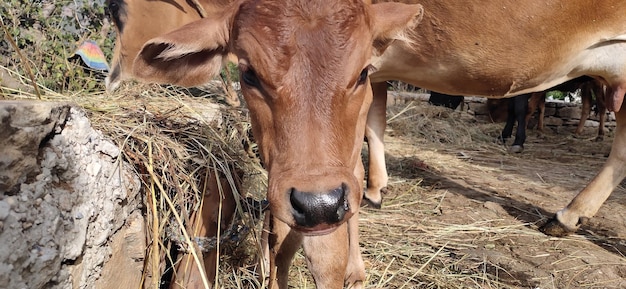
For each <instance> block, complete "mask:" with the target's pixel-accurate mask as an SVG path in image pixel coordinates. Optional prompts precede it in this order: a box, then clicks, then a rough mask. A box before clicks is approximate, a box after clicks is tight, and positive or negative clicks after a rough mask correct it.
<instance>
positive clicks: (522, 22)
mask: <svg viewBox="0 0 626 289" xmlns="http://www.w3.org/2000/svg"><path fill="white" fill-rule="evenodd" d="M374 2H380V1H374ZM403 2H409V3H417V2H419V3H420V4H422V5H423V6H424V11H425V13H424V20H423V21H422V24H421V25H418V26H416V28H415V29H414V30H413V31H411V32H410V33H408V34H407V39H406V40H405V41H395V42H392V43H391V44H390V45H388V46H387V47H386V50H385V52H384V53H383V54H382V55H379V56H377V57H376V58H375V60H374V62H373V65H374V66H375V67H376V68H377V70H376V72H374V73H372V74H371V75H370V79H371V81H372V83H373V84H372V85H373V86H374V89H373V91H374V92H375V95H374V100H373V103H372V106H371V109H370V112H369V119H368V124H367V131H366V135H367V139H368V143H369V146H370V154H371V156H370V158H369V159H370V164H369V168H370V169H369V173H370V175H369V179H368V185H367V191H366V197H367V198H368V199H369V200H370V201H371V202H374V203H380V202H381V194H380V191H381V189H383V188H384V187H385V186H386V185H387V179H388V177H387V172H386V168H385V162H384V145H383V134H384V129H385V122H384V120H385V104H386V98H387V96H386V89H384V88H381V86H384V85H385V83H384V81H387V80H392V79H397V80H401V81H404V82H406V83H409V84H412V85H415V86H419V87H422V88H426V89H429V90H435V91H440V92H442V93H447V94H452V95H482V96H486V97H490V98H501V97H503V96H504V97H510V96H514V95H519V94H523V93H529V92H536V91H543V90H545V89H547V88H550V87H553V86H555V85H557V84H559V83H562V82H565V81H567V80H569V79H573V78H576V77H579V76H583V75H588V76H591V77H593V78H595V79H597V80H599V81H601V82H602V83H603V84H605V85H607V88H608V93H607V94H606V96H605V98H604V99H605V104H606V105H607V108H608V109H609V110H610V111H615V112H616V118H617V123H618V126H617V130H616V137H615V140H614V144H613V148H612V151H611V154H610V157H609V159H608V160H607V162H606V164H605V166H604V167H603V168H602V170H601V171H600V173H599V174H598V175H597V176H596V177H595V178H594V180H593V181H591V183H590V184H589V185H588V186H587V187H586V188H585V189H583V190H582V191H581V192H580V193H579V194H578V195H577V196H576V197H575V198H574V200H572V201H571V202H570V204H569V205H568V206H567V207H566V208H564V209H562V210H560V211H559V212H557V214H556V217H555V218H554V219H553V220H552V222H550V223H549V224H547V225H546V226H545V227H544V228H543V231H544V232H546V233H548V234H551V235H564V234H567V233H570V232H574V231H576V230H577V228H578V227H579V226H580V224H581V223H582V221H583V220H585V219H586V218H590V217H592V216H593V215H594V214H595V213H596V212H597V211H598V209H599V208H600V206H601V205H602V203H603V202H604V201H605V200H606V199H607V198H608V196H609V195H610V194H611V192H612V190H613V189H614V188H615V187H616V186H617V185H618V184H619V182H621V180H622V179H623V178H624V177H625V176H626V149H625V148H626V126H625V125H626V123H625V122H626V112H625V111H626V109H621V108H622V102H623V99H624V92H625V91H626V5H623V1H620V0H606V1H601V2H591V1H586V0H570V1H557V0H553V1H536V0H533V1H516V0H498V1H495V0H491V1H484V0H483V1H479V0H470V1H451V0H448V1H437V0H420V1H417V0H407V1H403ZM555 19H558V21H555ZM555 43H558V45H554V44H555ZM375 44H376V45H378V44H377V43H375ZM378 46H379V47H380V45H378Z"/></svg>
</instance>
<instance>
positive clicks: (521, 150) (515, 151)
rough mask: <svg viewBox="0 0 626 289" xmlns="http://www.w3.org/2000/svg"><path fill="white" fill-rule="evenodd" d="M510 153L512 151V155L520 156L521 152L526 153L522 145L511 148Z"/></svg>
mask: <svg viewBox="0 0 626 289" xmlns="http://www.w3.org/2000/svg"><path fill="white" fill-rule="evenodd" d="M509 151H510V152H512V153H516V154H519V153H521V152H523V151H524V146H521V145H513V146H511V148H510V149H509Z"/></svg>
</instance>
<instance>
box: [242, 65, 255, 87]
mask: <svg viewBox="0 0 626 289" xmlns="http://www.w3.org/2000/svg"><path fill="white" fill-rule="evenodd" d="M241 79H242V80H243V82H244V83H245V84H246V85H249V86H253V87H258V86H259V78H258V77H257V76H256V73H255V72H254V70H252V69H247V70H245V71H243V72H242V73H241Z"/></svg>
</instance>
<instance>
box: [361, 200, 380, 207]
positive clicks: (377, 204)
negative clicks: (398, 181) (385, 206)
mask: <svg viewBox="0 0 626 289" xmlns="http://www.w3.org/2000/svg"><path fill="white" fill-rule="evenodd" d="M382 203H383V202H382V199H381V201H380V202H374V201H372V200H370V199H368V198H367V197H363V202H361V206H368V207H372V208H374V209H380V208H381V206H382Z"/></svg>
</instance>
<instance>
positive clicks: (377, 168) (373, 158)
mask: <svg viewBox="0 0 626 289" xmlns="http://www.w3.org/2000/svg"><path fill="white" fill-rule="evenodd" d="M372 90H373V93H374V99H373V101H372V105H371V106H370V109H369V112H368V113H367V125H366V127H365V137H366V138H367V145H368V150H369V173H368V177H367V189H365V200H366V201H367V202H368V203H369V204H370V205H371V206H373V207H375V208H380V205H381V203H382V199H383V198H382V193H383V192H384V191H385V190H386V188H387V181H388V180H389V177H388V175H387V166H386V164H385V144H384V135H385V128H386V127H387V83H386V82H381V83H372Z"/></svg>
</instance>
